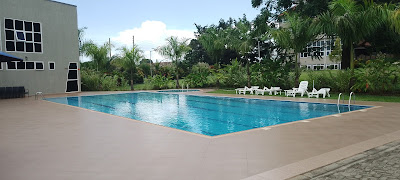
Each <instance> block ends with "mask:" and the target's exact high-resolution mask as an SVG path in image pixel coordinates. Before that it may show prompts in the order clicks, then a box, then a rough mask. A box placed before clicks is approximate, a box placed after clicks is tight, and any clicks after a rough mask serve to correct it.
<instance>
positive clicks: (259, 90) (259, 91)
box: [255, 87, 272, 96]
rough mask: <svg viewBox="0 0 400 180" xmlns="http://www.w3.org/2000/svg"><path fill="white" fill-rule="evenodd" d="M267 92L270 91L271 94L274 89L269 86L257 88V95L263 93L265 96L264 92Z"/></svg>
mask: <svg viewBox="0 0 400 180" xmlns="http://www.w3.org/2000/svg"><path fill="white" fill-rule="evenodd" d="M265 92H269V95H271V93H272V90H271V89H268V87H264V89H256V90H255V93H256V95H259V94H261V95H263V96H264V93H265Z"/></svg>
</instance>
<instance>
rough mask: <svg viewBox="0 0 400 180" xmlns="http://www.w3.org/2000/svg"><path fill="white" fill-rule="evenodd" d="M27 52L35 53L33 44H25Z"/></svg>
mask: <svg viewBox="0 0 400 180" xmlns="http://www.w3.org/2000/svg"><path fill="white" fill-rule="evenodd" d="M25 45H26V52H33V43H25Z"/></svg>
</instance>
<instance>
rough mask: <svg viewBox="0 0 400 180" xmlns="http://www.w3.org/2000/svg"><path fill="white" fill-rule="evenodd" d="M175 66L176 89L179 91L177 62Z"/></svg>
mask: <svg viewBox="0 0 400 180" xmlns="http://www.w3.org/2000/svg"><path fill="white" fill-rule="evenodd" d="M175 65H176V88H177V89H179V75H178V73H179V69H178V61H175Z"/></svg>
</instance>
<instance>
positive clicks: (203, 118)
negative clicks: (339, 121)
mask: <svg viewBox="0 0 400 180" xmlns="http://www.w3.org/2000/svg"><path fill="white" fill-rule="evenodd" d="M46 100H48V101H51V102H56V103H61V104H68V105H72V106H78V107H82V108H86V109H91V110H95V111H100V112H104V113H108V114H113V115H117V116H122V117H127V118H132V119H136V120H140V121H145V122H149V123H153V124H158V125H162V126H167V127H171V128H176V129H181V130H185V131H190V132H194V133H198V134H204V135H208V136H216V135H222V134H227V133H233V132H238V131H244V130H249V129H254V128H260V127H265V126H271V125H276V124H282V123H287V122H293V121H299V120H304V119H310V118H315V117H321V116H326V115H332V114H337V113H342V112H347V111H349V110H350V111H354V110H359V109H365V108H369V107H370V106H356V105H352V106H350V109H349V107H348V106H347V105H341V106H339V107H338V106H337V105H336V104H323V103H306V102H292V101H276V100H259V99H246V98H228V97H213V96H193V95H183V94H166V93H150V92H141V93H126V94H109V95H95V96H80V97H60V98H47V99H46Z"/></svg>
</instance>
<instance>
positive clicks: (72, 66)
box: [69, 63, 78, 69]
mask: <svg viewBox="0 0 400 180" xmlns="http://www.w3.org/2000/svg"><path fill="white" fill-rule="evenodd" d="M69 69H78V64H77V63H69Z"/></svg>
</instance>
